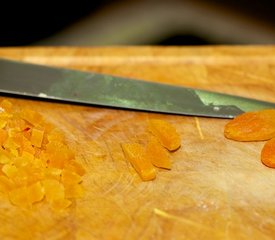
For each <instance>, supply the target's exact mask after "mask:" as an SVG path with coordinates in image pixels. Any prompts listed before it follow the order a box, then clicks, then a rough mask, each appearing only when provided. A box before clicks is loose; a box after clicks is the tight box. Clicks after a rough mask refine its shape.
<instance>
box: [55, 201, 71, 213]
mask: <svg viewBox="0 0 275 240" xmlns="http://www.w3.org/2000/svg"><path fill="white" fill-rule="evenodd" d="M71 204H72V201H70V200H68V199H66V198H65V199H58V200H54V201H52V208H53V209H54V210H56V211H60V210H64V209H66V208H67V207H69V206H70V205H71Z"/></svg>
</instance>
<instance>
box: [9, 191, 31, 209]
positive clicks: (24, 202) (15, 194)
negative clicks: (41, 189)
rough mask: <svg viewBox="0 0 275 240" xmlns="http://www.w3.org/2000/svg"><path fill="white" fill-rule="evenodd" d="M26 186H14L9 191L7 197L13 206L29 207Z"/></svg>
mask: <svg viewBox="0 0 275 240" xmlns="http://www.w3.org/2000/svg"><path fill="white" fill-rule="evenodd" d="M29 194H30V192H29V191H28V188H27V187H26V186H23V187H19V188H15V189H13V190H11V191H10V192H9V199H10V201H11V203H13V204H14V205H15V206H18V207H22V208H30V206H31V204H30V202H29Z"/></svg>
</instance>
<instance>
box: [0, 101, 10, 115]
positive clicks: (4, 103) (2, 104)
mask: <svg viewBox="0 0 275 240" xmlns="http://www.w3.org/2000/svg"><path fill="white" fill-rule="evenodd" d="M0 107H1V108H2V109H4V111H6V112H11V111H12V109H13V105H12V103H11V102H10V101H9V100H6V99H4V100H2V101H1V102H0Z"/></svg>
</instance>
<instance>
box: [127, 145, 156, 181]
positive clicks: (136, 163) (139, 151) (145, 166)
mask: <svg viewBox="0 0 275 240" xmlns="http://www.w3.org/2000/svg"><path fill="white" fill-rule="evenodd" d="M122 149H123V152H124V155H125V157H126V159H127V160H128V161H129V162H130V163H131V164H132V166H133V167H134V169H135V170H136V171H137V173H138V174H139V176H140V177H141V179H142V180H144V181H149V180H153V179H155V178H156V171H155V168H154V166H153V165H152V163H151V162H150V160H149V159H147V158H146V156H145V149H144V147H143V146H142V145H140V144H138V143H125V144H122Z"/></svg>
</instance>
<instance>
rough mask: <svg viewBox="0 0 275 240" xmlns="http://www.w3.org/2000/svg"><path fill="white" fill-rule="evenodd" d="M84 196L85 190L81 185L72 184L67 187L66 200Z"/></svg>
mask: <svg viewBox="0 0 275 240" xmlns="http://www.w3.org/2000/svg"><path fill="white" fill-rule="evenodd" d="M83 195H84V188H83V186H82V185H80V184H71V185H66V186H65V197H66V198H70V199H71V198H82V197H83Z"/></svg>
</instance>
